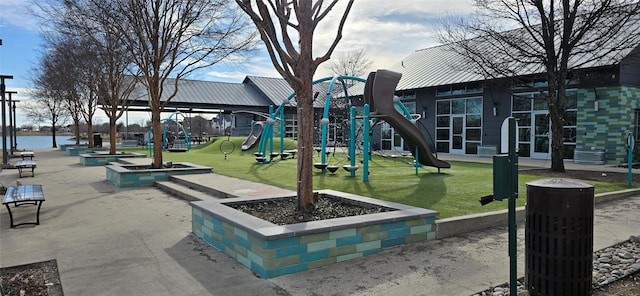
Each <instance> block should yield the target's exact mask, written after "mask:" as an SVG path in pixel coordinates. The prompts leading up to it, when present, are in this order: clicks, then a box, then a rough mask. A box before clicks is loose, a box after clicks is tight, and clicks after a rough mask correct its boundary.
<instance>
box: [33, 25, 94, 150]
mask: <svg viewBox="0 0 640 296" xmlns="http://www.w3.org/2000/svg"><path fill="white" fill-rule="evenodd" d="M46 39H48V43H49V46H48V47H49V48H53V49H55V50H54V51H53V52H54V54H53V57H52V58H47V59H45V60H44V61H43V65H42V67H46V69H43V70H44V71H45V73H51V74H48V75H46V76H43V77H42V78H46V79H50V81H48V83H47V84H49V85H50V86H51V87H54V88H55V90H56V91H57V92H59V93H60V94H61V96H62V102H63V104H64V107H65V108H66V109H67V112H66V113H67V114H68V115H69V117H70V118H71V121H72V122H73V125H74V127H75V128H74V137H75V141H76V144H77V145H79V144H80V122H81V120H82V118H83V117H82V113H83V109H84V104H83V100H82V99H83V96H82V90H81V88H82V82H81V80H80V79H81V75H80V73H81V71H82V68H83V67H82V64H81V63H80V62H79V61H82V59H81V58H80V56H79V54H78V53H80V52H82V50H83V47H81V46H80V44H79V43H78V42H77V40H75V39H74V38H71V37H69V36H52V35H49V38H46ZM53 73H57V75H54V74H53Z"/></svg>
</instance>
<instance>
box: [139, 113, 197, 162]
mask: <svg viewBox="0 0 640 296" xmlns="http://www.w3.org/2000/svg"><path fill="white" fill-rule="evenodd" d="M179 117H182V124H181V123H180V122H179V121H178V120H179ZM160 123H161V124H162V125H163V130H162V150H163V151H169V152H187V151H189V150H191V139H190V137H191V126H190V125H189V121H188V120H187V117H186V116H185V115H184V114H183V113H182V112H180V111H175V112H173V113H171V115H169V117H167V118H165V119H162V120H161V121H160ZM184 125H186V126H187V129H186V130H185V129H184ZM145 145H146V148H147V149H149V155H151V154H152V150H153V130H152V129H149V131H148V132H147V136H146V137H145Z"/></svg>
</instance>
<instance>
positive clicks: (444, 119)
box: [436, 116, 449, 127]
mask: <svg viewBox="0 0 640 296" xmlns="http://www.w3.org/2000/svg"><path fill="white" fill-rule="evenodd" d="M436 126H437V127H449V116H438V117H437V124H436Z"/></svg>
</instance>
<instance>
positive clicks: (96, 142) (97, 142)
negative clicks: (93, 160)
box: [93, 133, 102, 147]
mask: <svg viewBox="0 0 640 296" xmlns="http://www.w3.org/2000/svg"><path fill="white" fill-rule="evenodd" d="M93 147H102V136H100V134H99V133H94V134H93Z"/></svg>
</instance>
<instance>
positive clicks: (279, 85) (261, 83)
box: [242, 76, 329, 108]
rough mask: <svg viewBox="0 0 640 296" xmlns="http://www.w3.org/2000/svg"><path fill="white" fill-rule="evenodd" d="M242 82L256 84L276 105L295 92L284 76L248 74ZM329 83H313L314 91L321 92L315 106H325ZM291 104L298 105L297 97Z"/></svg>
mask: <svg viewBox="0 0 640 296" xmlns="http://www.w3.org/2000/svg"><path fill="white" fill-rule="evenodd" d="M242 83H244V84H251V85H254V86H255V87H256V89H257V90H258V91H259V92H260V93H262V94H263V95H264V96H265V97H266V98H267V99H268V100H269V101H271V104H273V105H275V106H280V104H282V101H283V100H284V99H286V98H288V97H289V96H291V94H293V93H294V92H293V89H292V88H291V86H289V83H288V82H287V81H286V80H284V79H283V78H273V77H259V76H247V77H246V78H245V79H244V81H242ZM328 85H329V82H328V81H325V82H321V83H316V84H314V85H313V91H314V93H316V92H317V93H319V95H318V96H317V97H316V98H315V99H314V101H313V107H314V108H323V107H324V98H325V95H326V92H327V89H328V87H329V86H328ZM291 105H292V106H296V101H295V99H294V100H293V101H291Z"/></svg>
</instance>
